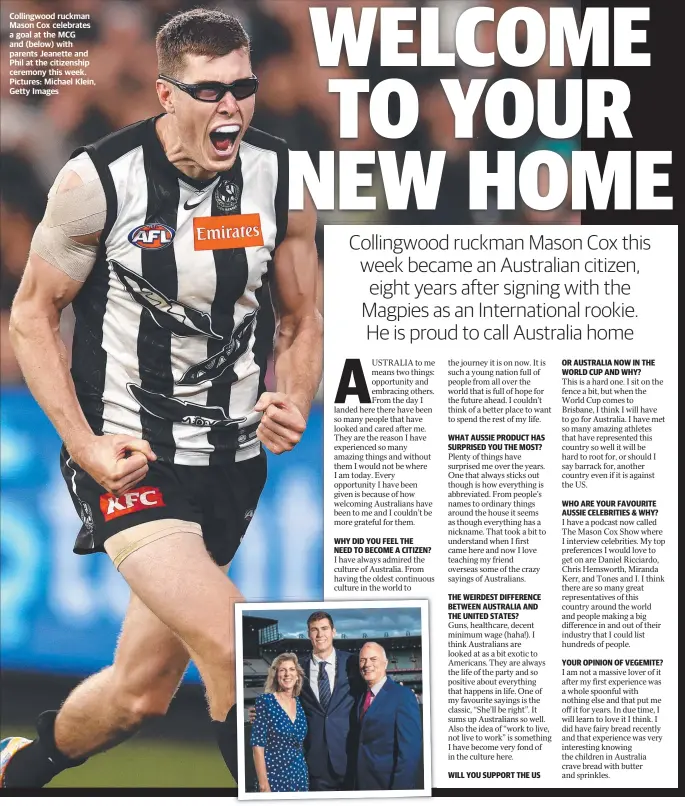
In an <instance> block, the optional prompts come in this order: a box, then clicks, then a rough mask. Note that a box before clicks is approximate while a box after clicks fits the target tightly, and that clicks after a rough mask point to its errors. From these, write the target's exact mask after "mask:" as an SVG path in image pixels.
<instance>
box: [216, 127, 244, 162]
mask: <svg viewBox="0 0 685 806" xmlns="http://www.w3.org/2000/svg"><path fill="white" fill-rule="evenodd" d="M239 134H240V126H239V125H238V124H237V123H227V124H225V125H224V126H218V127H217V128H216V129H214V130H213V131H211V132H210V133H209V139H210V140H211V141H212V145H213V146H214V150H215V151H216V152H217V154H219V155H220V156H222V157H225V156H228V155H229V154H230V153H231V151H232V150H233V146H234V144H235V141H236V140H237V138H238V135H239Z"/></svg>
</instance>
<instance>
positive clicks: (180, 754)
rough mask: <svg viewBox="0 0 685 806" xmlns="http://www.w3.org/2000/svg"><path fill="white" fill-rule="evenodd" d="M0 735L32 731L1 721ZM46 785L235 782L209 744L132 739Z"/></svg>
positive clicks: (208, 784)
mask: <svg viewBox="0 0 685 806" xmlns="http://www.w3.org/2000/svg"><path fill="white" fill-rule="evenodd" d="M2 735H3V736H5V737H6V736H27V737H31V736H33V735H34V731H33V730H32V729H31V728H17V727H12V726H10V725H5V724H3V726H2ZM49 786H50V787H51V788H57V787H63V786H69V787H82V786H83V787H117V786H140V787H148V786H165V787H166V786H169V787H191V786H192V787H234V786H235V782H234V781H233V778H231V775H230V773H229V772H228V770H227V769H226V767H225V766H224V762H223V759H222V758H221V754H220V753H219V750H218V748H217V747H216V745H214V744H212V743H208V742H179V741H167V740H157V739H146V738H133V739H130V740H129V741H127V742H124V743H123V744H121V745H119V747H115V748H113V749H112V750H108V751H107V752H106V753H102V754H101V755H99V756H95V757H94V758H91V759H90V760H89V761H88V762H87V763H86V764H84V765H83V766H81V767H76V768H75V769H73V770H66V771H65V772H63V773H62V774H61V775H59V776H58V777H57V778H55V780H54V781H53V782H52V783H51V784H49Z"/></svg>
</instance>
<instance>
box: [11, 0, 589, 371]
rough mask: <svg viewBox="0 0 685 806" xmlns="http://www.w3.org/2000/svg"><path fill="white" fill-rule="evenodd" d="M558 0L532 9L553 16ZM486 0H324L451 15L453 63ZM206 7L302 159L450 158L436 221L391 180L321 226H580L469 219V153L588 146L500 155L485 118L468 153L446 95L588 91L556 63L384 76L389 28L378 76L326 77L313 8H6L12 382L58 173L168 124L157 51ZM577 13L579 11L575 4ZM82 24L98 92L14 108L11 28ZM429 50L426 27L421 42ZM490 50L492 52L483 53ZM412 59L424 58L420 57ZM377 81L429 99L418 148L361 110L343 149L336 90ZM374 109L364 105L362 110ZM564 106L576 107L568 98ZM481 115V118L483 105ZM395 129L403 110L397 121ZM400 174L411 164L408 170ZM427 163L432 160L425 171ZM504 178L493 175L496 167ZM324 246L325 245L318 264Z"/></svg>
mask: <svg viewBox="0 0 685 806" xmlns="http://www.w3.org/2000/svg"><path fill="white" fill-rule="evenodd" d="M551 2H554V0H539V1H538V2H528V3H526V5H531V6H534V7H535V8H537V9H538V10H539V11H540V12H542V13H544V12H545V10H546V9H547V8H549V6H550V3H551ZM475 4H477V0H425V2H422V1H421V0H416V2H400V0H398V2H393V0H317V3H316V5H318V6H321V5H325V6H327V7H329V8H331V9H333V8H336V7H338V6H351V7H352V8H353V9H354V11H355V13H356V14H358V13H359V12H360V11H361V9H362V8H363V7H364V6H375V7H380V6H383V5H414V6H423V5H430V6H439V7H440V9H441V25H442V28H441V36H442V38H443V42H441V48H442V50H453V49H454V24H455V21H456V19H457V17H458V15H459V14H460V13H461V12H462V11H463V10H464V9H465V8H467V7H469V6H472V5H475ZM198 5H205V6H207V7H214V8H221V9H223V10H224V11H227V12H229V13H233V14H235V15H236V16H238V17H239V18H240V19H241V20H242V22H243V24H244V26H245V28H246V29H247V31H248V33H249V35H250V37H251V39H252V62H253V69H254V71H255V73H256V74H257V75H258V76H259V79H260V87H259V93H258V96H257V111H256V114H255V118H254V121H253V125H255V126H256V127H258V128H261V129H264V130H266V131H268V132H271V133H273V134H276V135H278V136H280V137H284V138H285V139H286V140H287V141H288V144H289V145H290V147H291V148H292V149H293V150H300V151H307V152H309V154H310V155H311V157H312V160H313V161H314V164H317V160H318V152H319V151H322V150H336V149H340V148H344V149H352V148H354V149H360V150H371V151H373V150H396V151H398V152H404V151H408V150H418V151H420V152H423V153H425V154H427V153H428V152H430V151H433V150H441V151H442V150H444V151H446V154H447V156H446V163H445V168H444V173H443V179H442V186H441V192H440V196H439V199H438V203H437V208H436V209H435V210H430V211H427V210H416V209H415V207H413V208H412V203H411V202H410V207H409V209H407V210H406V211H405V210H403V211H389V210H387V209H383V198H384V195H383V193H380V192H378V191H379V189H380V178H379V177H378V176H377V175H374V180H373V184H372V187H371V188H370V189H369V192H370V193H374V195H376V196H377V199H378V202H377V206H378V209H376V210H375V211H373V212H370V211H363V212H362V211H356V212H345V211H334V212H327V213H322V214H321V215H320V223H321V224H325V223H375V224H399V225H406V224H429V223H430V224H472V223H475V224H496V223H506V224H511V223H531V224H538V223H555V224H566V223H579V218H578V216H577V214H575V213H573V212H572V211H570V210H569V209H567V208H566V207H561V208H558V209H557V210H553V211H549V212H546V213H539V212H535V211H532V210H529V209H527V208H526V207H525V206H524V205H522V204H519V205H518V206H517V209H516V210H514V211H507V212H503V211H497V210H496V209H494V204H493V207H492V209H489V210H487V211H484V212H480V213H474V212H472V211H469V205H468V153H469V151H470V150H471V149H472V148H477V149H479V150H488V151H489V152H491V154H492V156H493V158H494V153H495V152H496V151H497V150H498V149H500V150H515V151H516V153H517V158H518V159H523V158H524V157H525V156H526V155H527V154H528V153H529V152H530V151H532V150H536V149H539V148H550V149H557V150H559V151H560V153H562V155H563V156H565V157H569V156H570V153H571V150H572V149H573V148H574V147H576V143H575V142H570V143H569V142H561V143H553V142H550V141H544V142H543V141H541V139H540V134H539V132H536V131H535V130H531V131H530V132H528V133H527V134H526V135H525V136H524V137H522V138H520V139H518V140H513V141H512V140H506V141H498V140H497V138H495V137H494V136H493V135H491V134H490V133H489V132H488V131H487V130H486V128H485V125H484V121H483V118H482V115H481V116H480V117H477V119H476V124H475V131H474V138H473V140H455V138H454V116H453V113H452V111H451V109H450V107H449V104H448V102H447V100H446V98H445V96H444V93H443V91H442V88H441V86H440V83H439V82H440V79H441V78H455V77H458V78H463V79H467V80H468V79H469V78H472V77H476V76H477V77H486V78H489V79H492V80H496V79H499V78H504V77H516V78H520V79H523V80H525V81H529V82H531V83H533V82H535V81H536V80H537V79H539V78H557V79H561V80H563V79H566V78H570V77H575V76H573V75H572V68H553V69H552V68H550V67H549V66H547V65H545V63H544V60H543V61H541V62H540V63H539V64H537V65H535V66H534V67H531V68H527V69H524V70H521V69H519V70H515V69H514V68H511V67H508V66H507V65H503V64H499V65H497V66H495V67H493V68H488V69H487V70H484V69H480V70H475V69H473V68H468V67H466V66H464V65H461V66H458V67H457V68H451V69H449V70H445V69H444V68H425V67H416V68H387V67H383V66H381V65H380V58H379V45H378V26H377V32H376V40H375V41H374V44H373V46H372V56H371V59H370V62H369V65H368V67H365V68H350V67H348V66H347V65H346V64H345V63H344V60H343V63H341V65H340V66H339V67H335V68H322V67H319V65H318V62H317V56H316V50H315V46H314V40H313V36H312V32H311V25H310V22H309V13H308V7H309V5H310V4H309V3H308V2H306V0H215V1H214V2H207V3H202V2H193V1H192V0H144V1H143V0H135V1H134V0H3V4H2V20H1V35H2V45H3V53H2V68H3V69H2V86H1V90H0V92H1V97H2V111H1V113H0V135H1V139H2V147H1V151H0V161H1V165H0V170H1V172H2V173H1V177H2V182H1V191H0V267H1V276H0V316H1V319H2V321H1V323H0V328H1V330H0V344H1V348H0V360H1V365H0V369H1V370H2V377H3V382H5V383H12V382H20V378H21V376H20V372H19V369H18V367H17V366H16V362H15V360H14V358H13V355H12V352H11V347H10V345H9V343H8V339H7V338H3V336H6V334H7V320H8V311H9V307H10V305H11V302H12V298H13V296H14V294H15V292H16V289H17V286H18V283H19V280H20V278H21V274H22V271H23V268H24V265H25V262H26V256H27V254H28V249H29V244H30V241H31V236H32V233H33V230H34V228H35V226H36V224H37V222H38V221H39V220H40V218H41V216H42V212H43V209H44V206H45V198H46V193H47V190H48V188H49V187H50V185H51V184H52V182H53V180H54V178H55V176H56V174H57V172H58V171H59V169H60V168H61V166H62V165H63V164H64V162H65V161H66V160H67V159H68V158H69V155H70V154H71V152H72V151H73V150H74V149H75V148H76V147H77V146H79V145H82V144H86V143H90V142H93V141H95V140H97V139H98V138H100V137H102V136H104V135H106V134H108V133H109V132H111V131H113V130H115V129H118V128H120V127H122V126H125V125H127V124H129V123H132V122H134V121H136V120H140V119H142V118H145V117H150V116H151V115H154V114H157V112H158V110H159V103H158V101H157V97H156V93H155V81H154V79H155V77H156V75H157V69H156V56H155V48H154V37H155V33H156V31H157V29H158V28H159V27H161V25H163V24H164V23H165V22H166V20H167V19H168V18H169V17H170V16H171V15H172V14H174V13H176V12H178V11H179V10H184V9H187V8H194V7H196V6H198ZM487 5H491V6H494V7H495V14H496V15H499V14H501V13H502V12H503V11H505V10H506V9H507V8H509V7H511V6H514V5H520V3H517V2H515V0H489V2H488V3H487ZM565 5H568V3H565ZM16 11H20V12H24V13H45V12H46V11H49V12H53V11H58V12H62V11H63V12H76V13H88V14H90V15H91V28H90V29H88V30H80V31H79V32H78V39H77V40H76V42H77V45H78V46H79V48H78V49H79V50H85V49H86V48H87V49H88V50H89V57H88V58H89V60H90V62H91V64H90V67H89V68H88V75H89V77H90V78H92V79H94V80H95V82H96V86H93V87H70V88H62V90H61V91H60V93H59V95H55V96H51V97H44V96H31V97H29V98H24V97H21V96H15V95H10V93H9V90H10V85H9V76H8V75H7V68H8V59H9V48H8V47H7V44H8V41H9V39H8V36H9V32H10V31H9V27H8V22H9V14H10V13H11V12H16ZM479 32H480V35H481V36H482V37H484V38H487V37H489V36H493V35H494V27H493V26H479ZM415 39H416V42H417V45H416V48H417V49H418V23H417V36H416V37H415ZM481 44H482V45H483V46H486V45H487V44H488V43H487V42H482V43H481ZM408 47H409V48H411V47H412V46H408ZM346 77H350V78H354V77H363V78H368V79H369V81H370V86H371V88H372V89H373V87H374V86H375V85H376V84H378V83H379V82H380V81H382V80H383V79H385V78H390V77H398V78H404V79H406V80H408V81H410V82H411V83H412V84H413V85H414V86H415V87H416V88H417V90H418V93H419V99H420V120H419V124H418V125H417V126H416V128H415V130H414V132H412V134H411V135H410V136H409V137H407V138H405V139H403V140H401V141H398V140H392V141H391V140H384V139H383V138H381V137H379V136H378V135H377V134H376V133H375V132H374V131H373V129H372V128H371V125H370V123H369V115H368V103H367V102H366V101H362V102H361V103H362V105H363V104H365V103H366V104H367V108H366V111H364V110H363V109H362V108H360V117H359V120H360V128H359V137H358V138H357V139H356V140H340V138H339V136H338V134H339V131H338V130H339V118H338V98H339V96H338V95H337V94H333V93H329V92H328V80H329V79H330V78H346ZM362 97H363V96H362ZM558 97H559V104H560V105H561V104H562V103H563V94H559V95H558ZM481 106H482V104H481ZM391 115H392V109H391ZM400 164H401V163H400ZM426 164H427V162H426V160H424V165H426ZM493 167H494V163H493ZM322 249H323V238H322V237H320V238H319V251H320V253H321V252H322Z"/></svg>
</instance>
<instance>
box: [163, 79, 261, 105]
mask: <svg viewBox="0 0 685 806" xmlns="http://www.w3.org/2000/svg"><path fill="white" fill-rule="evenodd" d="M158 78H161V79H162V81H168V82H169V83H170V84H173V85H174V87H178V88H179V90H182V91H183V92H187V93H188V95H190V96H192V97H193V98H195V100H196V101H204V102H205V103H208V104H215V103H217V102H218V101H220V100H221V99H222V98H223V97H224V95H226V93H227V92H230V93H231V95H232V96H233V97H234V98H235V99H236V101H244V100H245V98H249V97H250V95H254V94H255V92H257V87H258V86H259V80H258V79H257V76H254V75H253V76H251V77H250V78H239V79H238V80H237V81H232V82H231V83H230V84H222V83H221V81H203V82H202V83H201V84H184V83H183V82H182V81H176V79H175V78H170V77H169V76H165V75H162V74H161V73H160V75H159V76H158Z"/></svg>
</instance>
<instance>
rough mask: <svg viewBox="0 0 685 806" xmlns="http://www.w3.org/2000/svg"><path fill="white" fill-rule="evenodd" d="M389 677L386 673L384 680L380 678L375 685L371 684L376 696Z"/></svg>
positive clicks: (372, 691)
mask: <svg viewBox="0 0 685 806" xmlns="http://www.w3.org/2000/svg"><path fill="white" fill-rule="evenodd" d="M387 679H388V676H387V675H386V676H385V677H384V678H383V679H382V680H379V681H378V682H377V683H376V685H375V686H371V693H372V694H373V696H374V697H376V696H378V692H379V691H380V690H381V689H382V688H383V686H384V685H385V681H386V680H387Z"/></svg>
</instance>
